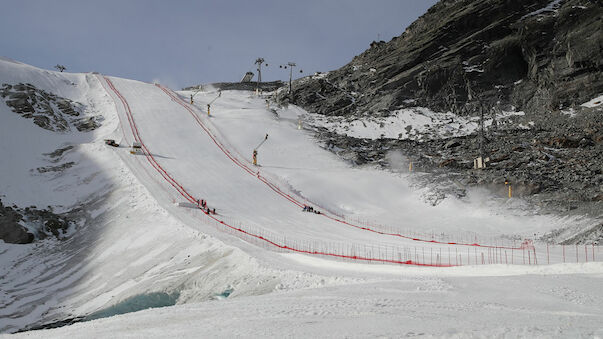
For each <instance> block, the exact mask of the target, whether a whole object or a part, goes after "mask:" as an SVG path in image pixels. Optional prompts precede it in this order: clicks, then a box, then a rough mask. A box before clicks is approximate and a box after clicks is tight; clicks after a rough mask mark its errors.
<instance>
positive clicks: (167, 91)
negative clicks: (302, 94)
mask: <svg viewBox="0 0 603 339" xmlns="http://www.w3.org/2000/svg"><path fill="white" fill-rule="evenodd" d="M155 86H157V87H159V88H160V89H161V90H162V91H163V92H164V93H165V94H167V95H168V96H169V97H170V98H172V100H173V101H174V102H176V103H177V104H179V105H180V106H182V107H184V108H185V109H186V110H187V111H188V112H189V113H190V114H191V115H192V116H193V118H194V119H195V120H196V121H197V123H198V124H199V125H200V126H201V128H202V129H203V130H204V131H205V133H207V135H208V136H209V137H210V138H211V139H212V141H213V142H214V144H216V146H218V148H219V149H220V150H221V151H222V152H223V153H224V154H225V155H226V156H227V157H228V158H229V159H230V160H232V161H233V162H234V163H235V164H236V165H237V166H239V167H241V168H242V169H243V170H245V171H246V172H247V173H249V174H251V175H253V176H255V177H257V178H258V179H259V180H260V181H262V182H264V183H265V184H266V185H268V187H270V188H271V189H272V190H273V191H275V192H276V193H277V194H278V195H280V196H282V197H284V198H286V199H287V200H289V201H291V202H292V203H294V204H296V205H297V206H299V207H303V206H304V203H302V202H299V201H298V200H296V199H295V198H294V197H292V196H291V195H289V194H287V193H285V192H283V191H282V190H281V189H280V188H279V187H278V186H276V185H275V184H273V183H271V182H270V181H269V180H268V179H267V178H265V177H263V176H262V175H260V172H259V171H258V172H257V173H255V172H254V171H253V170H252V169H251V168H249V167H248V166H247V164H245V163H244V162H242V161H241V160H239V159H237V158H236V157H235V156H233V155H232V154H231V152H230V151H229V150H228V149H227V148H226V147H225V146H224V145H222V144H221V143H220V142H219V141H218V140H217V138H216V137H215V136H214V135H213V134H212V133H211V132H210V130H209V129H208V128H207V127H206V126H205V125H204V123H203V122H202V121H201V119H200V118H199V117H198V116H197V114H195V113H194V112H193V108H191V107H190V106H189V105H188V103H186V102H184V100H182V98H180V97H179V96H178V95H177V94H176V93H174V92H173V91H171V90H170V89H168V88H166V87H164V86H162V85H160V84H155ZM193 107H194V106H193ZM309 202H311V201H309ZM311 203H312V204H314V205H316V206H319V205H318V204H316V203H313V202H311ZM320 215H322V216H324V217H326V218H328V219H331V220H333V221H336V222H339V223H342V224H345V225H348V226H351V227H355V228H357V229H360V230H364V231H369V232H373V233H377V234H382V235H388V236H394V237H398V238H403V239H407V240H412V241H418V242H425V243H432V244H438V245H456V246H473V247H483V248H497V249H508V250H520V249H523V247H507V246H495V245H481V244H477V243H473V244H470V243H461V242H444V241H438V240H426V239H421V238H417V237H410V236H407V235H403V234H399V233H389V232H383V231H378V230H376V229H373V228H371V227H365V226H359V225H354V224H352V223H350V222H348V221H345V220H343V219H339V218H337V217H333V216H330V215H328V214H326V213H321V214H320Z"/></svg>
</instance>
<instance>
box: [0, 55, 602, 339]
mask: <svg viewBox="0 0 603 339" xmlns="http://www.w3.org/2000/svg"><path fill="white" fill-rule="evenodd" d="M0 82H1V83H16V82H27V83H32V84H34V85H36V86H37V87H39V88H43V89H45V90H47V91H50V92H53V93H57V94H60V95H61V96H64V97H66V98H70V99H72V100H75V101H78V102H84V103H86V107H87V108H88V111H89V113H92V114H100V115H102V117H103V124H102V127H101V128H99V129H97V130H95V131H92V132H86V133H80V132H69V133H63V134H56V133H52V132H49V131H45V130H42V129H40V128H39V127H37V126H35V125H33V124H32V123H31V121H29V120H26V119H23V118H22V117H19V116H18V115H16V114H15V113H13V112H11V111H10V110H9V109H8V107H6V106H4V105H3V104H2V103H0V114H1V115H0V117H1V119H2V124H1V126H2V127H1V128H2V129H1V131H2V133H1V135H0V138H2V139H1V140H0V141H1V145H2V146H1V147H2V148H0V151H1V153H2V154H0V155H1V156H2V158H3V159H13V161H11V162H3V165H2V180H1V181H0V188H1V189H2V191H1V193H2V194H3V196H2V199H3V202H5V203H16V204H18V205H24V206H27V205H30V204H31V205H34V204H35V205H39V206H45V205H53V206H54V207H55V208H56V209H57V210H65V211H68V210H71V209H72V208H74V207H78V206H79V207H80V208H81V209H82V210H83V212H82V215H83V216H82V220H81V221H80V223H79V225H78V226H77V227H75V229H73V230H72V234H71V235H70V237H69V238H68V240H62V241H60V240H54V239H46V240H44V241H41V242H38V243H34V244H30V245H11V244H4V243H2V242H0V254H1V256H2V260H1V261H0V282H1V284H2V287H3V288H2V291H1V292H0V331H2V332H13V331H16V330H18V329H23V328H25V327H27V326H30V325H40V324H44V323H51V322H54V321H59V320H64V319H70V318H78V317H82V316H87V315H91V314H95V312H99V311H103V310H107V309H110V308H111V307H112V306H116V305H123V304H124V303H128V301H129V300H131V298H133V297H139V298H143V299H144V298H145V297H146V296H149V295H153V294H156V293H163V294H165V295H167V296H169V297H170V298H172V299H173V302H174V303H176V304H180V305H179V306H174V307H168V308H162V309H153V310H147V311H144V312H140V313H134V314H129V315H121V316H116V317H112V318H110V319H100V320H94V321H91V322H84V323H81V324H76V325H73V326H69V327H64V328H61V329H57V330H49V331H41V332H30V333H25V334H23V335H27V336H29V335H34V336H36V335H38V334H39V335H40V336H45V337H47V336H51V337H64V336H76V337H77V336H81V337H84V336H91V335H93V336H99V335H104V336H106V335H108V333H111V331H117V332H119V333H120V334H123V336H145V337H149V336H150V337H152V336H156V337H159V336H163V337H164V336H167V335H178V336H183V337H195V336H198V333H199V332H196V331H203V333H208V335H210V336H231V335H245V333H250V335H253V336H260V335H269V336H282V335H292V336H295V335H301V336H309V335H317V336H318V335H321V336H325V335H324V334H325V331H326V329H328V328H329V327H330V326H334V327H335V328H336V329H337V330H336V332H334V333H333V335H334V336H346V335H347V336H369V335H371V336H373V335H388V336H396V335H398V334H404V333H406V334H412V333H414V334H420V333H428V334H432V335H447V334H449V335H455V334H461V335H469V334H471V333H472V332H471V329H470V328H471V322H470V321H466V322H460V324H459V322H458V320H459V319H460V318H463V317H469V318H470V319H477V321H480V319H481V320H483V321H485V322H491V321H494V320H495V319H499V320H498V322H494V323H492V324H488V323H486V324H484V325H483V326H480V327H479V329H478V332H477V333H478V334H480V333H481V334H482V335H484V334H487V333H490V332H489V331H490V330H492V329H496V331H498V332H496V331H495V333H515V334H517V335H522V334H523V335H528V336H529V335H531V334H534V335H536V336H538V335H545V336H546V335H550V334H555V333H561V334H570V333H572V332H571V330H572V328H573V327H572V325H571V324H572V323H573V324H578V326H577V327H576V329H577V331H578V333H580V334H582V333H587V334H588V333H590V334H593V335H594V334H596V333H600V329H601V327H600V326H599V325H597V324H600V323H601V321H600V320H601V314H600V312H597V310H600V309H601V306H602V305H603V302H601V300H603V299H602V294H601V293H602V292H601V291H600V288H598V286H599V285H600V279H601V277H602V274H603V266H602V265H601V263H600V262H593V261H600V260H602V258H603V252H601V251H600V249H599V247H594V246H592V247H586V246H585V247H573V246H567V247H560V246H557V247H549V246H545V245H544V244H540V243H537V242H535V243H533V246H534V247H532V244H527V245H525V244H524V245H522V241H523V240H524V239H532V238H534V237H535V235H536V236H537V235H539V234H543V233H545V232H547V231H550V230H553V229H557V228H563V227H567V226H568V225H572V226H573V227H576V229H579V228H580V227H581V225H588V223H589V222H590V221H589V220H580V219H561V218H555V217H551V216H538V215H521V214H518V213H517V212H516V211H515V210H513V209H512V208H508V207H509V206H504V205H503V206H496V205H495V204H493V203H492V200H491V199H490V198H489V197H488V196H487V195H484V194H482V193H479V192H473V193H472V195H471V196H470V197H469V199H467V200H465V201H460V200H454V199H448V200H447V201H445V202H444V203H442V204H440V205H438V206H436V207H433V206H430V205H426V204H424V203H423V202H422V201H421V199H420V197H419V194H418V193H417V192H413V191H412V190H410V189H409V188H408V182H407V178H406V175H407V174H400V173H390V172H385V171H381V170H378V169H375V168H356V167H353V166H351V165H350V164H347V163H345V162H343V161H341V160H340V159H338V158H337V157H336V156H335V155H333V154H332V153H330V152H328V151H326V150H324V149H322V148H321V147H320V146H319V145H317V144H316V141H315V140H314V139H313V137H312V136H311V135H310V134H309V133H307V132H306V131H304V130H303V129H302V130H299V129H298V117H299V116H300V115H304V114H306V112H304V111H303V110H301V109H299V108H297V107H289V108H286V109H285V108H284V109H277V110H276V112H277V114H274V113H273V112H272V111H271V110H269V109H267V107H266V103H265V101H264V99H263V98H258V97H257V96H254V95H253V94H252V93H249V92H240V91H226V92H224V93H222V96H221V97H220V99H218V100H216V101H215V102H214V103H213V104H212V109H211V112H212V115H211V116H207V113H206V111H205V109H206V106H205V105H206V103H208V102H210V101H211V100H213V99H214V98H215V97H216V93H215V92H202V93H199V94H198V95H197V96H196V97H195V98H196V102H195V105H190V104H189V103H187V102H186V98H187V97H188V96H189V95H190V93H188V92H177V93H176V92H173V91H172V90H170V89H168V88H166V87H164V86H162V85H159V84H148V83H143V82H139V81H134V80H127V79H120V78H116V77H108V76H103V75H100V74H91V73H87V74H63V73H57V72H51V71H45V70H40V69H37V68H34V67H31V66H28V65H24V64H20V63H17V62H13V61H8V60H0ZM265 134H268V135H269V138H268V141H267V142H266V143H265V144H264V145H263V146H262V148H261V149H260V150H259V164H260V166H258V167H254V166H253V165H252V164H251V152H252V151H253V148H254V147H255V146H256V145H257V144H258V143H259V142H260V141H261V140H262V138H263V137H264V135H265ZM23 135H28V136H30V135H31V136H32V137H30V138H26V139H24V138H23V137H22V136H23ZM104 138H113V139H116V140H117V142H118V143H119V144H121V145H122V146H123V147H119V148H112V147H108V146H106V145H104V143H103V139H104ZM134 141H137V142H141V143H142V144H143V152H141V153H140V154H135V155H133V154H130V152H129V148H128V147H127V146H129V145H131V144H132V143H133V142H134ZM65 145H74V149H73V151H70V152H68V153H67V154H66V155H65V156H64V157H63V158H61V159H60V161H61V162H64V161H73V162H74V163H75V165H74V166H73V167H71V168H68V169H66V170H65V171H64V172H58V173H55V174H52V175H32V169H35V168H37V167H40V166H45V165H48V163H49V160H48V159H46V158H45V157H44V156H43V154H46V153H49V152H52V151H54V150H56V149H58V148H60V147H64V146H65ZM24 150H27V151H24ZM33 173H34V174H35V172H33ZM16 183H17V184H16ZM196 199H204V200H207V202H208V205H209V207H210V208H216V212H217V214H216V215H213V214H209V215H208V214H205V213H203V211H201V210H200V209H198V208H191V207H182V206H179V203H183V202H188V203H191V202H194V201H195V200H196ZM512 203H513V204H517V203H520V201H517V200H515V201H512ZM304 204H308V205H311V206H313V207H314V208H315V209H317V210H320V211H321V214H313V213H307V212H302V208H301V206H302V205H304ZM534 255H536V257H537V261H536V260H535V258H534ZM586 261H588V263H585V262H586ZM564 262H566V264H563V263H564ZM576 262H578V263H576ZM369 263H389V265H371V264H369ZM549 263H550V264H551V265H548V264H549ZM524 264H525V265H524ZM536 264H538V265H536ZM432 266H436V267H432ZM437 266H440V267H437ZM447 266H453V267H447ZM457 266H458V267H457ZM507 285H508V286H507ZM528 286H529V287H528ZM369 290H370V291H372V292H371V293H369V294H366V295H365V291H369ZM417 291H419V293H417ZM471 291H480V292H479V293H476V294H472V292H471ZM513 293H514V297H513V298H511V299H510V300H501V299H500V298H501V296H505V295H510V294H513ZM225 298H226V300H224V299H225ZM208 300H214V301H210V302H208ZM298 301H299V303H301V305H303V306H296V303H297V302H298ZM183 304H186V305H183ZM367 305H383V306H382V307H381V306H367ZM164 306H165V305H164ZM149 307H150V306H149ZM483 307H487V308H490V309H491V310H492V311H491V312H489V313H487V314H484V315H482V314H481V313H482V312H481V311H480V310H481V309H482V308H483ZM237 310H238V311H237ZM401 310H412V311H414V312H418V314H421V315H422V317H421V318H416V319H415V320H416V322H415V323H414V325H412V326H411V325H408V324H407V325H402V324H401V322H403V323H404V320H409V319H413V317H410V318H408V317H407V315H405V314H404V313H403V312H402V311H401ZM166 312H167V313H166ZM184 314H186V315H184ZM208 314H212V316H209V317H208ZM233 314H234V315H235V318H237V319H239V320H241V322H240V323H238V324H237V325H232V326H231V327H230V328H228V329H225V328H226V327H228V326H227V324H228V322H229V321H232V317H233ZM254 314H262V319H264V320H258V319H257V318H256V317H254V316H253V315H254ZM363 314H371V315H372V316H371V317H369V319H373V320H375V319H381V320H375V322H374V323H373V322H372V321H373V320H366V321H357V320H358V318H359V317H361V315H363ZM526 314H532V315H533V318H532V319H533V320H532V322H531V323H530V322H525V321H519V320H520V319H523V318H524V317H525V315H526ZM427 315H431V316H427ZM200 317H205V318H208V319H211V322H210V323H204V324H203V325H199V324H197V325H194V326H192V327H188V326H184V325H183V324H185V323H189V322H191V321H193V319H199V318H200ZM425 317H427V318H425ZM441 317H444V318H446V319H449V320H448V321H445V322H441V321H440V320H439V319H441ZM551 317H553V319H552V318H551ZM425 319H431V320H425ZM271 320H275V321H271ZM518 321H519V322H518ZM440 322H441V324H440V325H438V324H439V323H440ZM212 323H213V324H216V326H213V325H212ZM351 323H357V325H355V326H351V327H350V324H351ZM515 323H519V324H520V326H519V329H518V330H516V332H513V331H515V330H511V328H512V327H513V324H515ZM98 324H103V325H102V329H101V328H100V327H99V326H98ZM177 327H179V328H180V329H176V328H177ZM220 327H221V328H222V329H220ZM542 327H546V328H549V327H550V328H549V329H545V330H542V329H541V328H542ZM145 328H147V329H146V330H145ZM160 328H167V330H161V329H160ZM279 328H281V330H280V331H279ZM132 329H133V330H132ZM354 329H356V331H355V330H354ZM403 329H405V330H406V332H402V330H403ZM131 331H132V332H131ZM597 331H598V332H597ZM326 336H329V335H326Z"/></svg>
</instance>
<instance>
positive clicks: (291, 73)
mask: <svg viewBox="0 0 603 339" xmlns="http://www.w3.org/2000/svg"><path fill="white" fill-rule="evenodd" d="M296 66H297V65H296V64H295V62H288V63H287V64H286V65H280V66H279V68H284V69H287V67H289V94H291V82H292V80H293V67H296ZM303 71H304V70H302V69H300V70H299V72H300V73H303Z"/></svg>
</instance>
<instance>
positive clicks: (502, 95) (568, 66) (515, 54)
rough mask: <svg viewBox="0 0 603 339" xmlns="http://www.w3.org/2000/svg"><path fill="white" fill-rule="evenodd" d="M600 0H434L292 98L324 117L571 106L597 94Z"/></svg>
mask: <svg viewBox="0 0 603 339" xmlns="http://www.w3.org/2000/svg"><path fill="white" fill-rule="evenodd" d="M602 6H603V5H602V3H601V1H590V0H560V1H553V2H551V0H531V1H526V0H521V1H508V0H442V1H440V2H439V3H437V4H436V5H434V6H433V7H432V8H430V9H429V11H428V12H427V13H426V14H424V15H423V16H422V17H420V18H419V19H418V20H417V21H416V22H414V23H413V24H412V25H410V26H409V27H408V28H407V29H406V31H405V32H404V33H403V34H402V35H401V36H399V37H396V38H394V39H392V40H391V41H389V42H383V41H380V42H373V43H371V44H370V48H369V49H368V50H367V51H365V52H364V53H362V54H361V55H359V56H356V57H355V58H354V59H353V60H352V61H351V62H350V63H349V64H347V65H346V66H344V67H342V68H341V69H338V70H335V71H332V72H329V73H328V74H326V75H325V74H322V75H318V76H312V77H308V78H303V79H300V80H298V81H296V82H295V85H294V93H293V94H292V95H291V96H290V97H288V100H289V101H290V102H292V103H295V104H298V105H300V106H302V107H304V108H305V109H306V110H308V111H310V112H313V113H322V114H326V115H348V114H358V115H361V114H365V113H366V114H371V115H387V114H388V113H389V112H390V111H392V110H395V109H398V108H401V107H408V106H423V107H429V108H431V109H433V110H435V111H452V112H456V113H460V114H472V113H473V112H471V109H469V111H468V109H467V108H468V107H467V106H466V103H467V102H469V101H472V99H473V100H475V97H476V96H478V97H479V99H480V100H481V101H482V103H483V104H484V105H486V106H488V107H493V106H496V105H497V103H498V105H500V107H503V108H504V107H507V108H509V107H511V106H514V107H515V108H517V109H520V110H525V111H526V113H528V114H532V113H539V112H540V113H544V112H550V111H553V110H558V109H561V108H567V107H574V106H576V105H579V104H581V103H584V102H586V101H588V100H590V99H592V98H593V97H595V96H596V95H599V94H601V92H603V77H602V75H601V71H602V69H603V32H602V26H603V22H602V17H603V9H602Z"/></svg>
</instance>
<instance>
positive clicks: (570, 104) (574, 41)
mask: <svg viewBox="0 0 603 339" xmlns="http://www.w3.org/2000/svg"><path fill="white" fill-rule="evenodd" d="M602 17H603V5H602V3H601V2H600V1H588V0H556V1H550V0H536V1H502V0H485V1H470V0H460V1H458V0H454V1H453V0H443V1H440V2H439V3H437V4H436V5H434V6H433V7H432V8H430V9H429V10H428V12H427V13H426V14H424V15H423V16H422V17H420V18H419V19H418V20H417V21H415V22H414V23H413V24H412V25H410V26H409V27H408V28H407V29H406V31H405V32H404V33H403V34H402V35H401V36H399V37H396V38H393V39H392V40H391V41H389V42H385V41H374V42H372V43H371V44H370V47H369V48H368V49H367V50H366V51H365V52H364V53H362V54H360V55H358V56H356V57H354V59H353V60H352V61H351V62H350V63H349V64H347V65H345V66H343V67H342V68H340V69H337V70H333V71H329V72H326V73H317V74H315V75H313V76H310V77H305V78H301V79H298V80H297V81H295V82H294V84H293V92H292V93H290V94H289V93H286V92H285V91H283V90H281V91H280V92H279V93H278V95H277V101H278V102H280V103H281V104H288V103H294V104H297V105H299V106H301V107H303V108H304V109H306V110H307V111H308V112H310V113H311V115H313V116H311V117H310V118H308V119H306V126H305V127H306V128H308V129H312V130H314V131H315V132H316V134H317V136H318V137H319V138H320V139H322V141H323V142H324V143H325V147H326V148H327V149H330V150H332V151H333V152H335V153H337V154H339V155H340V156H341V157H343V158H344V159H347V160H349V161H351V162H353V163H355V164H358V165H362V164H371V163H373V164H379V165H380V166H383V167H384V168H389V169H392V170H398V169H399V168H403V167H406V168H408V165H409V163H410V162H413V166H414V171H419V172H423V173H429V174H431V177H430V178H431V179H430V180H424V179H421V180H420V181H421V182H422V183H423V184H425V185H426V186H429V187H431V188H432V189H433V190H434V194H435V195H437V196H438V198H437V199H435V200H433V202H434V203H436V204H437V203H439V202H440V201H441V198H442V196H446V195H454V196H463V195H464V194H465V192H464V191H465V190H466V189H467V188H470V187H484V188H487V189H489V190H491V191H492V192H493V193H494V194H495V195H498V196H500V197H505V196H506V195H507V192H506V187H505V185H504V182H505V181H510V182H512V183H513V185H514V188H515V191H514V196H520V197H522V198H524V199H526V200H527V201H530V202H531V203H532V204H533V206H534V208H535V209H538V210H541V211H543V212H545V213H555V214H561V215H589V216H591V217H595V218H603V201H602V199H603V105H602V104H601V102H602V100H603V97H602V94H603V76H602V69H603V32H602V27H603V23H602ZM417 108H421V109H423V108H427V109H430V110H432V111H433V112H435V113H433V114H431V115H430V116H428V115H427V114H425V116H426V119H423V120H421V119H414V121H408V120H407V121H406V122H407V123H408V125H407V126H406V127H405V128H400V131H399V132H400V133H399V135H398V136H396V133H393V131H387V129H388V128H389V127H388V126H389V124H390V123H391V124H393V123H394V122H395V121H394V122H392V119H396V117H397V116H398V114H399V113H398V112H400V111H404V110H416V109H417ZM437 112H441V113H437ZM504 112H515V113H512V114H511V115H512V116H509V117H505V120H504V121H501V120H500V116H501V115H504V114H501V113H504ZM316 113H318V114H316ZM480 113H482V114H483V117H484V119H485V120H486V121H487V124H486V125H485V132H484V139H483V145H482V147H481V148H482V149H483V152H484V154H483V155H484V156H485V157H489V158H490V162H489V163H488V166H487V168H485V169H483V170H475V169H473V160H474V159H475V158H476V157H478V156H479V155H480V136H479V126H478V127H477V128H476V127H475V125H474V126H473V129H468V128H467V126H468V125H469V124H471V123H473V124H477V125H479V121H480V115H481V114H480ZM438 114H439V115H440V116H438ZM444 114H450V116H444ZM320 115H322V117H320ZM317 116H318V117H317ZM454 116H456V118H455V117H454ZM434 117H435V119H434ZM429 119H431V121H429ZM425 120H426V121H425ZM461 120H462V122H461ZM366 121H370V122H371V124H372V125H373V126H380V127H381V128H382V129H383V128H385V129H384V130H383V131H384V132H383V133H382V134H381V136H380V137H367V136H365V135H364V134H363V133H359V132H358V131H357V130H358V129H359V128H360V129H362V128H363V127H364V129H369V128H370V126H369V128H366V127H367V126H366V123H365V122H366ZM346 122H347V123H348V126H345V124H346ZM403 122H404V121H403ZM359 123H361V124H365V126H360V127H358V124H359ZM423 124H424V125H423ZM446 128H448V129H449V130H450V131H452V133H450V132H445V129H446ZM390 129H391V128H390ZM453 129H454V130H453ZM432 130H439V131H440V132H438V133H433V131H432ZM354 131H355V132H354ZM377 133H378V131H377V128H376V131H375V132H373V134H377ZM365 134H366V133H365ZM369 135H370V133H369ZM392 152H399V153H400V154H401V156H402V157H404V158H405V159H407V160H406V164H405V166H402V165H400V161H393V162H392V161H390V160H391V159H392V157H391V154H392ZM394 154H395V153H394ZM394 158H395V159H394V160H396V159H398V158H400V157H398V156H395V157H394ZM398 160H399V159H398ZM407 170H408V169H407ZM432 182H436V183H437V184H433V183H432ZM591 233H592V234H593V235H594V237H595V238H597V239H594V241H600V240H601V239H600V233H601V232H600V230H599V229H598V228H595V229H594V230H593V232H591ZM597 234H598V236H597ZM587 238H588V236H583V237H581V238H580V239H581V240H580V241H583V240H584V239H587ZM590 240H591V241H593V239H590ZM576 241H578V239H576Z"/></svg>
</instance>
